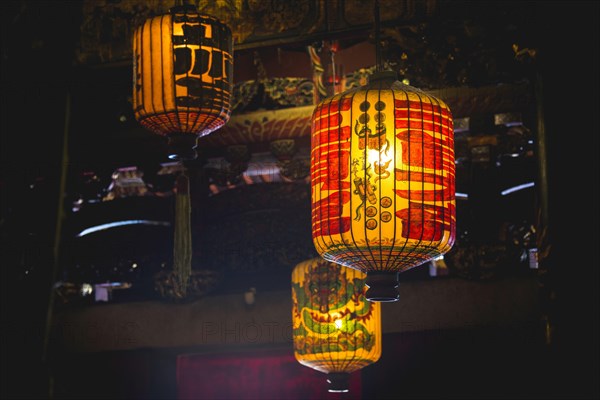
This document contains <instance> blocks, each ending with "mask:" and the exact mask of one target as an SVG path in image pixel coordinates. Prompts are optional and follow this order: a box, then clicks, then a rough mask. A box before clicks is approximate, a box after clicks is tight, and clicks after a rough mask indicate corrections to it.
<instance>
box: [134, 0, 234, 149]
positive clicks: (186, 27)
mask: <svg viewBox="0 0 600 400" xmlns="http://www.w3.org/2000/svg"><path fill="white" fill-rule="evenodd" d="M133 77H134V82H133V108H134V113H135V118H136V119H137V120H138V121H139V123H140V124H141V125H143V126H144V127H145V128H147V129H149V130H150V131H152V132H155V133H157V134H160V135H163V136H167V137H168V138H169V144H170V151H171V154H170V155H169V156H170V157H171V158H174V159H193V158H195V157H196V153H195V151H194V148H195V145H196V139H197V138H198V137H199V136H204V135H208V134H209V133H211V132H213V131H214V130H216V129H218V128H220V127H221V126H223V125H224V124H225V123H227V121H229V117H230V115H231V93H232V90H233V39H232V35H231V30H230V28H229V27H227V26H226V25H224V24H223V23H221V22H220V21H219V20H217V19H216V18H214V17H211V16H207V15H201V14H199V13H198V11H197V10H196V7H194V6H193V5H183V6H177V7H173V8H171V9H170V13H168V14H165V15H160V16H156V17H153V18H150V19H148V20H146V21H145V22H144V23H143V24H142V25H140V26H139V27H137V28H136V29H135V32H134V35H133Z"/></svg>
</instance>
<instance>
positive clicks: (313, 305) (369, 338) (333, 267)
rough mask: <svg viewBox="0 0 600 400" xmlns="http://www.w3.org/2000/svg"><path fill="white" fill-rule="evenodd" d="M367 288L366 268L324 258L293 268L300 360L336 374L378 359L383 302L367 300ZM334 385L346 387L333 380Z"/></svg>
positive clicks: (296, 342) (295, 335)
mask: <svg viewBox="0 0 600 400" xmlns="http://www.w3.org/2000/svg"><path fill="white" fill-rule="evenodd" d="M365 290H366V288H365V274H364V273H362V272H360V271H357V270H355V269H352V268H346V267H344V266H342V265H339V264H335V263H330V262H328V261H326V260H323V259H322V258H315V259H312V260H307V261H304V262H302V263H300V264H298V265H297V266H296V267H295V268H294V271H293V272H292V320H293V338H294V355H295V356H296V359H297V360H298V362H300V363H301V364H302V365H305V366H307V367H310V368H313V369H315V370H317V371H321V372H323V373H327V374H329V375H328V377H329V379H332V378H335V377H336V374H338V375H344V374H348V373H351V372H354V371H357V370H359V369H360V368H363V367H365V366H367V365H369V364H372V363H374V362H376V361H377V360H378V359H379V357H380V356H381V306H380V304H379V303H372V302H369V301H367V299H366V298H365V295H364V294H365ZM334 380H336V379H334ZM342 386H343V385H342ZM332 390H334V391H337V390H344V388H343V387H337V386H335V385H334V387H332V389H330V391H332Z"/></svg>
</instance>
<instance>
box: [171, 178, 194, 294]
mask: <svg viewBox="0 0 600 400" xmlns="http://www.w3.org/2000/svg"><path fill="white" fill-rule="evenodd" d="M175 187H176V189H177V194H176V195H175V243H174V246H173V272H174V274H175V282H176V284H177V286H178V287H179V290H176V291H175V292H176V293H177V294H178V295H179V296H178V297H181V298H184V297H185V296H186V295H187V286H188V282H189V279H190V276H191V275H192V229H191V220H190V217H191V213H192V211H191V205H190V181H189V178H188V177H187V176H186V175H185V173H184V174H182V175H180V176H178V177H177V181H176V184H175Z"/></svg>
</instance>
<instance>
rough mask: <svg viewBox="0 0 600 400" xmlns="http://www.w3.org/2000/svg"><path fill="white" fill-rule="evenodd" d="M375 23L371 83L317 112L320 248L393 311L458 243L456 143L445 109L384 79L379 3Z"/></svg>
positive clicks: (316, 236) (316, 230)
mask: <svg viewBox="0 0 600 400" xmlns="http://www.w3.org/2000/svg"><path fill="white" fill-rule="evenodd" d="M374 19H375V35H374V36H375V42H376V43H375V48H376V59H377V60H376V61H377V65H376V72H375V73H374V74H373V75H372V76H371V77H370V80H369V83H368V84H366V85H364V86H362V87H360V88H356V89H351V90H348V91H346V92H343V93H341V94H338V95H334V96H332V97H330V98H329V99H325V100H323V101H322V102H321V103H319V104H318V105H317V107H316V108H315V111H314V112H313V121H312V123H313V125H312V144H311V147H312V149H311V158H312V163H311V165H312V168H311V181H312V211H313V241H314V243H315V247H316V249H317V251H318V252H319V254H321V256H322V257H323V258H325V259H326V260H328V261H332V262H335V263H339V264H342V265H345V266H348V267H351V268H355V269H358V270H361V271H363V272H366V273H367V278H366V279H367V286H369V290H368V291H367V299H369V300H371V301H376V302H385V301H397V300H398V299H399V293H398V290H397V288H398V281H399V277H400V273H401V272H403V271H405V270H407V269H409V268H412V267H415V266H417V265H421V264H424V263H425V262H427V261H429V260H431V259H433V258H435V257H438V256H440V255H442V254H444V253H445V252H447V251H448V250H449V249H450V248H451V247H452V245H453V243H454V236H455V225H456V222H455V213H456V212H455V198H454V186H455V183H454V180H455V166H454V144H453V140H454V139H453V135H452V133H453V132H452V117H451V112H450V110H449V108H448V107H447V105H446V104H445V103H444V102H442V101H441V100H438V99H436V98H435V97H433V96H430V95H428V94H427V93H425V92H423V91H421V90H419V89H417V88H414V87H412V86H409V85H406V84H404V83H402V82H399V81H398V79H397V73H396V72H394V71H383V70H382V62H381V49H380V44H381V43H380V37H379V26H380V22H379V4H378V1H375V6H374ZM386 106H387V107H388V109H387V110H386ZM371 107H372V108H371ZM384 110H385V111H384ZM386 114H387V119H388V121H387V122H386V121H385V120H386ZM371 119H373V121H370V120H371ZM355 136H356V137H355ZM390 152H391V154H390ZM390 163H391V171H390V170H388V166H389V165H390ZM332 170H333V171H332ZM324 171H326V172H324ZM332 172H333V175H332ZM392 174H393V176H392ZM390 178H393V179H390ZM384 181H385V182H384ZM353 189H354V190H353ZM384 200H385V204H384ZM392 206H393V207H392ZM390 211H391V212H390ZM398 219H399V220H400V221H398ZM355 221H358V222H355ZM390 223H391V224H390ZM384 224H389V225H386V227H385V228H384ZM400 224H401V225H400ZM369 231H371V232H369ZM376 233H378V235H376Z"/></svg>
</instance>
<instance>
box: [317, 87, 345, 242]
mask: <svg viewBox="0 0 600 400" xmlns="http://www.w3.org/2000/svg"><path fill="white" fill-rule="evenodd" d="M334 99H335V97H332V98H330V100H329V104H328V105H327V118H326V119H327V132H328V137H329V131H330V128H331V127H330V125H329V124H330V123H331V118H330V117H329V116H330V115H331V106H332V104H333V100H334ZM340 106H341V98H340V101H339V103H338V110H339V108H340ZM337 129H338V135H337V140H338V144H341V141H340V137H341V132H340V130H341V127H340V124H338V128H337ZM328 143H329V142H328ZM319 145H320V146H322V145H323V144H322V143H319ZM340 147H341V146H340ZM339 152H340V150H339V148H338V158H337V160H338V168H337V173H338V177H337V179H338V182H340V181H341V171H342V165H341V164H342V162H341V158H340V157H339ZM330 159H331V158H329V151H328V152H327V164H326V165H327V167H328V168H330V167H329V160H330ZM328 190H331V189H328ZM341 190H342V188H341V187H338V192H337V196H338V198H339V205H338V206H339V214H338V227H339V230H340V231H341V229H342V228H341V227H342V226H343V223H344V220H343V218H342V208H343V204H342V202H343V199H342V197H343V196H342V193H340V192H341ZM329 196H331V193H327V197H329ZM321 212H323V207H321ZM325 212H326V213H327V214H328V215H327V216H328V218H327V227H328V229H327V231H328V232H329V243H330V244H331V243H333V236H332V234H331V232H332V227H331V222H332V218H329V213H330V211H329V208H326V209H325Z"/></svg>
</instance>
